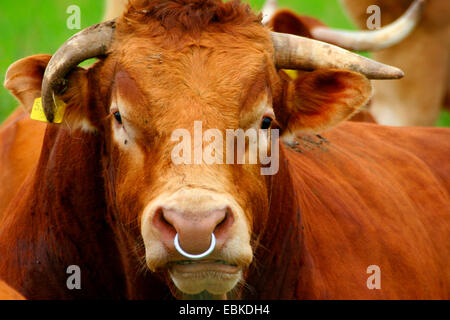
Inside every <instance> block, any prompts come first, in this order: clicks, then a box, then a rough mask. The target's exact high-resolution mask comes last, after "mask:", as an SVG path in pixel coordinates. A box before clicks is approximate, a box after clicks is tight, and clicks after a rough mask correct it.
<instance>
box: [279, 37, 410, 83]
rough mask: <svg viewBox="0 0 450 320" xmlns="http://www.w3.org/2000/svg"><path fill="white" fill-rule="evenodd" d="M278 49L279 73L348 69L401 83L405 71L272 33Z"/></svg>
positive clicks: (303, 40)
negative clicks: (294, 70)
mask: <svg viewBox="0 0 450 320" xmlns="http://www.w3.org/2000/svg"><path fill="white" fill-rule="evenodd" d="M271 34H272V43H273V46H274V48H275V64H276V66H277V68H279V69H299V70H315V69H320V68H335V69H346V70H351V71H355V72H359V73H361V74H363V75H365V76H366V77H367V78H369V79H400V78H402V77H403V76H404V73H403V71H402V70H400V69H398V68H395V67H392V66H388V65H385V64H382V63H379V62H376V61H374V60H371V59H368V58H366V57H363V56H360V55H358V54H356V53H353V52H350V51H347V50H345V49H342V48H339V47H337V46H334V45H332V44H328V43H325V42H321V41H317V40H312V39H309V38H303V37H298V36H295V35H291V34H286V33H277V32H271Z"/></svg>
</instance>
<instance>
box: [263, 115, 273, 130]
mask: <svg viewBox="0 0 450 320" xmlns="http://www.w3.org/2000/svg"><path fill="white" fill-rule="evenodd" d="M272 121H273V120H272V118H270V117H264V118H263V120H262V122H261V129H263V130H267V129H269V128H270V126H271V125H272Z"/></svg>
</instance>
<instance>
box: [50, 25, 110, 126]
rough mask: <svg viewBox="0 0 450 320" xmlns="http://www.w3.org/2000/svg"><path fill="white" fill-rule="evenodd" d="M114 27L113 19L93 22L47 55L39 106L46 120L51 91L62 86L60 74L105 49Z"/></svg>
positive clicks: (53, 109) (57, 90)
mask: <svg viewBox="0 0 450 320" xmlns="http://www.w3.org/2000/svg"><path fill="white" fill-rule="evenodd" d="M114 29H115V20H111V21H107V22H103V23H101V24H97V25H93V26H91V27H89V28H87V29H84V30H82V31H80V32H79V33H77V34H75V35H74V36H73V37H71V38H70V39H69V40H67V41H66V42H65V43H64V44H63V45H62V46H61V47H60V48H59V49H58V51H56V53H55V54H54V55H53V57H52V58H51V60H50V62H49V63H48V65H47V68H46V70H45V73H44V78H43V80H42V106H43V109H44V113H45V116H46V117H47V120H48V121H49V122H53V120H54V116H55V103H54V94H58V93H60V92H61V91H62V90H63V89H64V87H65V85H66V80H65V79H64V77H65V76H66V75H67V74H68V73H69V72H70V70H72V69H73V68H74V67H75V66H77V65H78V64H79V63H81V62H83V61H85V60H87V59H90V58H94V57H98V56H101V55H104V54H106V53H107V52H108V50H109V48H110V46H111V43H112V40H113V34H114Z"/></svg>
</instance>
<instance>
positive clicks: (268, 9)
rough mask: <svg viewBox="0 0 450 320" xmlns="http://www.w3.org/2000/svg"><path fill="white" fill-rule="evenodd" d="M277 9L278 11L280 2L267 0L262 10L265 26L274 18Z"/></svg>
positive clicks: (262, 21)
mask: <svg viewBox="0 0 450 320" xmlns="http://www.w3.org/2000/svg"><path fill="white" fill-rule="evenodd" d="M277 9H278V0H266V2H265V4H264V6H263V7H262V10H261V14H262V20H261V23H262V24H263V25H267V23H269V21H270V20H271V19H272V18H273V16H274V14H275V12H276V11H277Z"/></svg>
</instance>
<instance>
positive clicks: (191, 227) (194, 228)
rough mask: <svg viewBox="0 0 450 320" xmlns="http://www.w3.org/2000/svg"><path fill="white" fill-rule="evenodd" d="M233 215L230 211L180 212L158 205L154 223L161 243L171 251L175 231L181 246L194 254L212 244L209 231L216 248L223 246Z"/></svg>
mask: <svg viewBox="0 0 450 320" xmlns="http://www.w3.org/2000/svg"><path fill="white" fill-rule="evenodd" d="M233 221H234V218H233V214H232V212H231V210H229V209H227V208H226V209H222V210H214V211H209V212H197V213H195V212H179V211H176V210H167V209H164V208H160V209H159V210H158V211H157V212H156V213H155V216H154V219H153V223H154V226H155V227H156V228H157V229H158V231H159V233H160V235H161V240H162V242H163V243H164V245H165V246H166V247H167V248H168V249H170V250H174V237H175V235H176V234H177V233H178V241H179V244H180V246H181V248H182V249H183V250H184V251H185V252H187V253H190V254H193V255H197V254H201V253H203V252H205V251H207V250H208V249H209V248H210V245H211V240H212V239H211V234H212V233H214V235H215V237H216V248H219V249H220V247H222V246H223V244H224V243H225V241H226V238H227V236H228V231H229V230H230V228H231V225H232V224H233Z"/></svg>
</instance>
